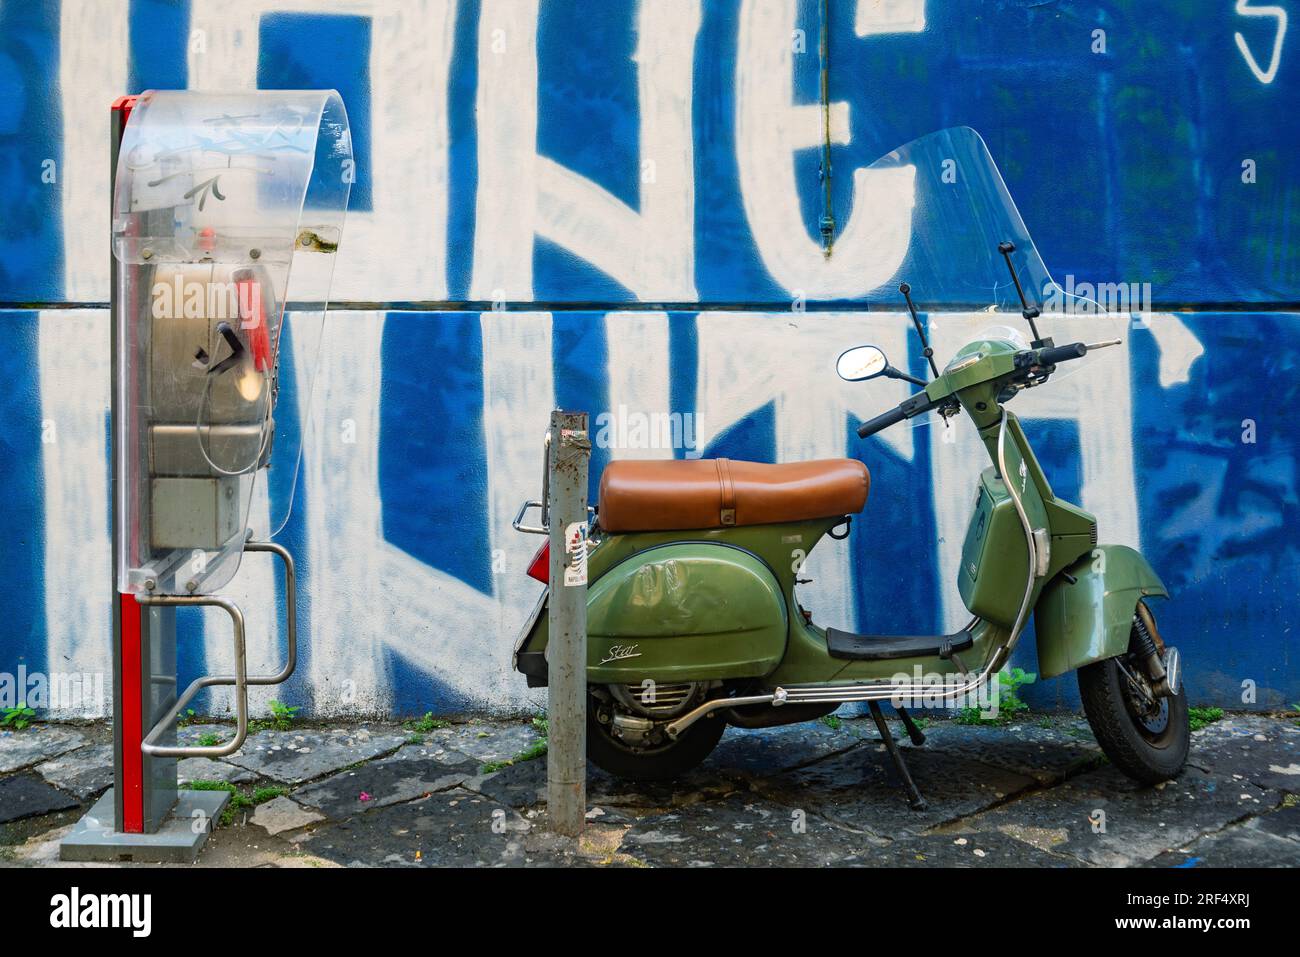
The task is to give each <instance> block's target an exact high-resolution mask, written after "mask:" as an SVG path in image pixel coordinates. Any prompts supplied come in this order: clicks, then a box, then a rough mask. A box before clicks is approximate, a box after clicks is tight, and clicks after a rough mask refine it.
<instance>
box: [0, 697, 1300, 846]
mask: <svg viewBox="0 0 1300 957" xmlns="http://www.w3.org/2000/svg"><path fill="white" fill-rule="evenodd" d="M435 724H436V725H437V726H436V727H430V726H429V723H425V724H424V725H423V726H422V725H419V724H412V723H407V724H405V725H402V724H397V723H368V724H364V725H357V724H349V725H325V724H313V725H304V726H303V727H296V726H295V727H294V728H292V729H291V730H287V731H276V730H261V731H258V732H256V733H255V734H252V735H250V737H249V739H248V742H247V744H246V745H245V746H244V748H243V749H242V750H241V751H240V752H239V753H238V754H236V755H233V756H232V757H230V758H229V759H227V760H224V761H213V760H207V759H197V758H195V759H188V760H185V761H183V762H181V763H180V768H179V770H180V776H181V778H182V780H183V781H186V782H191V783H196V784H198V786H200V787H204V788H214V787H224V788H230V789H234V791H235V792H236V794H237V795H238V799H237V803H238V804H239V807H237V808H236V809H235V810H234V811H233V812H231V813H229V814H228V815H227V820H226V821H225V822H223V824H222V825H221V826H220V827H218V828H217V829H216V831H215V832H214V833H213V835H212V837H211V839H210V840H209V841H208V844H207V846H206V847H205V849H204V850H203V852H202V854H201V856H200V857H199V861H198V866H264V865H272V866H280V867H299V866H310V867H333V866H340V865H342V866H390V865H392V866H407V867H419V866H438V865H471V866H503V865H506V866H553V865H565V866H588V865H589V866H634V867H636V866H709V865H712V866H728V865H757V866H770V865H795V866H824V865H836V866H867V867H870V866H882V865H884V866H902V867H928V866H959V867H997V866H1005V865H1017V866H1031V867H1135V866H1143V867H1147V866H1149V867H1231V866H1283V867H1295V866H1300V721H1297V720H1296V719H1295V717H1294V716H1291V717H1267V716H1260V715H1229V716H1227V717H1225V718H1223V719H1222V720H1220V721H1218V722H1216V723H1214V724H1211V725H1209V726H1208V727H1205V728H1203V729H1201V730H1199V731H1197V732H1195V733H1194V735H1193V743H1192V753H1191V757H1190V759H1189V762H1188V767H1187V769H1186V771H1184V773H1183V774H1182V775H1181V776H1180V777H1179V778H1178V779H1177V780H1175V781H1172V782H1169V783H1167V784H1165V785H1162V786H1159V787H1154V788H1143V787H1138V786H1136V785H1134V784H1133V783H1132V782H1130V781H1129V780H1127V779H1126V778H1124V777H1123V775H1121V774H1120V773H1119V772H1117V771H1116V770H1115V769H1114V768H1112V767H1111V766H1110V765H1109V764H1108V763H1107V762H1106V761H1105V759H1104V758H1103V757H1102V755H1101V753H1100V752H1099V750H1098V748H1097V745H1096V743H1095V741H1094V740H1093V738H1092V735H1091V733H1090V732H1089V731H1088V728H1087V725H1086V723H1085V722H1084V721H1083V720H1082V719H1079V718H1074V717H1069V716H1053V717H1042V718H1031V719H1027V720H1025V721H1023V722H1021V723H1018V724H1012V725H1009V726H1004V727H989V726H967V725H961V724H957V723H956V722H952V721H947V720H931V721H930V722H929V724H928V726H927V728H926V734H927V738H928V740H927V741H926V743H925V744H924V745H923V746H920V747H914V746H912V745H910V744H906V743H905V744H903V747H904V748H905V750H906V753H907V755H908V759H909V763H910V766H911V768H912V773H913V776H914V777H915V778H916V781H917V784H918V785H919V786H920V788H921V790H922V791H923V792H924V794H925V795H926V797H927V798H928V799H929V808H928V809H927V810H925V811H921V812H915V811H911V810H909V809H908V806H907V801H906V799H905V797H904V795H903V793H902V791H901V789H900V788H899V787H898V785H897V781H896V779H895V776H894V772H893V769H892V767H891V766H890V764H889V760H888V755H887V754H886V753H885V751H884V747H883V745H881V743H880V741H879V739H878V737H877V735H876V732H875V728H874V725H872V723H871V722H870V721H869V720H866V721H864V720H860V719H856V718H845V719H842V720H834V719H829V720H827V721H823V722H816V723H809V724H802V725H795V726H792V727H786V728H776V729H771V730H764V731H740V730H737V729H731V730H729V731H728V732H727V734H726V736H725V737H724V738H723V740H722V743H721V744H720V745H719V746H718V749H717V750H716V751H715V752H714V754H713V755H712V756H711V757H710V758H709V760H708V761H707V762H705V764H703V765H702V766H701V767H700V768H698V769H696V770H695V771H694V772H692V773H691V774H690V775H688V776H687V777H685V778H684V779H682V780H678V781H675V782H671V783H664V784H651V785H645V784H634V783H629V782H622V781H619V780H616V779H614V778H611V777H610V776H609V775H607V774H604V773H603V772H601V771H599V770H597V769H595V768H593V769H591V774H590V780H589V786H588V803H589V807H590V810H589V812H588V819H589V821H590V826H589V827H588V828H587V831H586V834H585V836H584V837H583V838H582V840H581V841H580V842H578V843H577V844H574V843H573V842H570V841H566V840H563V839H561V838H558V837H555V836H554V835H552V834H550V833H549V832H548V831H547V830H546V828H545V817H546V807H545V789H546V765H545V759H544V758H539V757H536V754H537V753H538V752H539V751H541V748H540V747H539V745H540V742H541V736H540V734H539V731H538V729H537V728H536V727H534V724H533V723H532V722H528V721H488V720H470V721H463V722H460V721H457V722H454V723H452V722H436V723H435ZM230 732H231V729H230V728H229V726H228V725H220V724H198V725H191V726H189V727H186V728H184V729H182V731H181V739H182V741H189V742H192V743H197V742H198V741H199V740H200V739H204V740H205V741H208V742H210V741H211V740H212V738H211V736H213V735H215V736H217V737H220V736H222V735H226V734H229V733H230ZM899 736H900V738H901V739H902V741H904V742H906V740H907V739H906V736H905V735H902V734H901V732H900V734H899ZM111 783H112V747H111V742H110V732H109V729H108V727H107V726H106V725H104V724H91V725H40V724H38V725H35V726H33V727H30V728H27V729H25V730H23V731H17V732H5V733H3V734H0V864H4V865H7V866H42V865H45V866H48V865H53V864H57V863H58V841H59V839H60V838H61V837H62V836H63V835H64V834H65V833H67V831H68V829H69V828H70V827H71V826H72V824H73V822H75V821H76V820H77V819H78V818H79V817H80V816H81V815H82V814H83V813H84V812H85V810H86V809H87V808H88V807H89V806H90V804H91V803H93V801H94V800H95V798H96V797H97V796H99V795H100V794H102V793H103V791H104V790H105V789H106V788H107V787H109V786H110V785H111ZM83 866H140V865H83Z"/></svg>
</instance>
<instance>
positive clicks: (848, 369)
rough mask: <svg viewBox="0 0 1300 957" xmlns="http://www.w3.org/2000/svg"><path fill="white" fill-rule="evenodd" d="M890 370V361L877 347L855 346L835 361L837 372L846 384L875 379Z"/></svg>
mask: <svg viewBox="0 0 1300 957" xmlns="http://www.w3.org/2000/svg"><path fill="white" fill-rule="evenodd" d="M888 368H889V360H888V359H887V358H885V354H884V353H883V352H881V351H880V350H879V349H877V348H876V347H875V346H855V347H854V348H852V349H849V350H848V351H847V352H844V353H842V354H841V355H840V357H839V359H837V360H836V361H835V372H836V373H837V374H838V375H839V377H840V378H841V379H843V380H844V381H845V382H862V381H864V380H866V379H874V378H875V377H876V376H878V375H881V374H882V373H884V371H885V370H886V369H888Z"/></svg>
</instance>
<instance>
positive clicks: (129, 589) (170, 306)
mask: <svg viewBox="0 0 1300 957" xmlns="http://www.w3.org/2000/svg"><path fill="white" fill-rule="evenodd" d="M113 125H114V137H113V149H112V163H113V200H112V220H111V231H110V241H111V247H112V249H111V254H112V261H111V267H112V291H111V296H112V298H111V307H112V308H111V313H112V316H111V325H112V331H111V336H112V346H111V352H112V362H113V385H112V393H113V394H112V446H113V451H112V486H113V488H112V502H113V590H114V595H113V602H114V614H113V621H114V757H115V775H114V788H113V790H112V791H111V792H109V794H107V795H105V797H104V798H103V799H101V801H100V802H99V804H97V805H96V806H95V807H94V808H92V809H91V811H90V812H89V813H88V814H87V816H86V817H85V818H83V820H82V821H81V823H80V824H79V825H78V826H77V828H75V829H74V831H73V832H72V833H71V834H70V835H69V837H68V838H66V839H65V840H64V842H63V844H62V848H61V851H62V856H63V858H64V859H65V860H90V859H97V860H105V859H107V860H114V859H119V858H121V857H128V856H129V857H132V858H133V859H136V860H143V859H152V860H185V859H191V860H192V859H193V856H194V855H196V854H197V851H198V847H199V846H200V845H201V843H202V841H203V839H204V838H205V837H206V834H207V827H208V826H210V821H211V819H212V817H213V816H214V815H215V814H217V813H219V811H220V804H221V803H222V802H224V800H225V799H226V798H227V797H228V796H227V795H225V794H224V792H187V791H178V789H177V786H176V781H177V772H176V760H177V759H179V758H185V757H220V756H223V755H228V754H231V753H233V752H234V751H236V750H237V749H238V748H239V747H240V746H241V745H242V743H243V741H244V739H245V736H246V734H247V726H248V686H249V685H257V684H276V683H279V682H282V681H284V680H286V679H287V678H288V677H289V675H290V674H292V672H293V669H294V663H295V658H296V646H297V614H296V595H295V588H294V578H295V576H294V566H293V560H292V556H291V555H290V553H289V551H288V550H287V549H286V548H285V547H284V546H283V545H281V544H280V543H278V542H276V541H275V540H274V539H275V535H276V533H277V532H279V531H280V530H281V529H282V528H283V526H284V522H285V520H286V519H287V515H288V509H289V508H290V506H291V503H292V500H293V486H294V483H295V482H296V476H297V472H298V465H299V459H300V456H301V441H300V438H299V436H300V434H301V429H300V428H299V424H298V423H299V422H301V421H303V420H304V419H305V416H306V410H307V407H308V404H309V403H310V397H311V393H312V386H313V381H312V380H313V378H314V373H315V355H316V353H317V350H318V349H319V344H320V341H321V337H322V335H323V331H324V317H325V311H326V308H327V304H328V300H329V288H330V282H331V279H332V276H333V269H334V262H335V259H336V252H337V250H338V247H339V242H340V239H341V237H342V231H343V220H344V214H345V211H346V209H347V202H348V196H349V193H350V189H351V184H352V182H353V179H354V178H355V166H354V162H353V156H352V146H351V137H350V133H349V127H348V121H347V114H346V111H345V109H344V106H343V103H342V101H341V99H340V98H339V96H338V94H337V93H336V92H333V91H247V92H238V93H213V92H199V91H170V90H156V91H150V92H147V93H143V94H141V95H140V96H138V97H128V98H124V99H122V100H119V101H118V103H116V104H115V105H114V108H113ZM290 341H291V342H292V344H293V348H292V349H291V350H287V349H286V348H285V346H286V344H287V343H289V342H290ZM290 355H292V356H293V357H295V358H296V361H293V360H291V359H290ZM290 386H291V387H292V391H293V395H294V399H295V401H294V402H293V403H292V405H291V407H290V410H289V412H288V413H287V414H285V413H281V411H280V409H279V403H280V398H281V396H282V394H283V392H284V390H285V389H286V388H287V387H290ZM272 466H274V471H272ZM272 475H274V476H275V479H276V480H275V482H272V481H271V480H270V476H272ZM248 552H255V553H256V552H266V553H270V554H272V555H274V556H276V557H277V558H278V559H279V560H280V561H281V563H282V564H283V567H284V575H285V587H284V589H283V595H284V598H285V601H286V604H287V609H286V614H285V621H286V644H287V660H286V663H285V664H284V666H283V667H282V668H281V669H280V670H279V671H278V672H277V673H276V674H271V675H249V674H248V673H247V664H246V654H245V647H244V614H243V611H242V610H241V609H240V608H239V607H238V606H237V605H236V604H235V603H234V602H233V601H231V600H230V599H229V598H228V597H226V596H223V595H222V594H220V592H221V589H223V588H224V587H225V586H226V585H227V584H229V583H230V582H231V580H232V579H233V578H234V576H235V575H236V573H237V572H238V570H239V568H240V563H241V560H242V559H243V556H244V555H245V553H248ZM186 606H211V607H216V608H221V609H223V610H224V611H225V612H226V613H227V615H228V616H229V619H230V623H231V628H232V636H233V644H234V669H233V673H232V674H224V675H207V676H204V677H201V678H199V679H197V680H195V681H194V682H192V683H191V684H190V685H189V687H188V688H186V689H185V690H184V691H183V692H180V693H178V688H177V685H176V656H177V648H176V643H175V614H176V610H177V609H178V608H181V607H186ZM263 612H264V613H265V612H266V610H263ZM270 613H271V614H274V610H273V609H272V610H270ZM213 686H230V687H232V688H233V689H234V699H235V712H236V732H235V735H234V737H233V738H232V739H231V740H229V741H227V742H224V743H222V744H218V745H213V746H183V745H180V744H178V743H177V740H176V733H175V732H176V719H177V717H178V715H180V714H181V713H182V711H183V710H184V709H185V707H186V706H187V705H188V704H189V703H190V702H191V701H192V700H193V698H194V697H195V696H196V695H197V694H198V693H199V692H201V691H202V690H203V689H204V688H208V687H213ZM196 820H198V821H200V822H201V824H202V826H199V827H196V826H195V823H194V822H195V821H196Z"/></svg>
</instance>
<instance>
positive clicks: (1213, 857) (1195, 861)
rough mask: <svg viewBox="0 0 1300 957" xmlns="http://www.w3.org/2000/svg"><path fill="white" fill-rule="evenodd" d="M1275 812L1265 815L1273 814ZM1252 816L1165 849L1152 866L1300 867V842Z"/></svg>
mask: <svg viewBox="0 0 1300 957" xmlns="http://www.w3.org/2000/svg"><path fill="white" fill-rule="evenodd" d="M1272 816H1274V815H1266V817H1272ZM1262 820H1264V819H1263V818H1253V819H1252V820H1250V821H1247V822H1246V823H1245V824H1242V825H1240V826H1238V827H1230V828H1227V829H1226V830H1223V831H1219V832H1217V833H1215V834H1207V835H1206V836H1205V837H1202V838H1200V839H1199V840H1196V841H1194V842H1192V844H1191V845H1189V846H1188V847H1185V848H1180V849H1178V850H1170V851H1165V852H1164V853H1163V854H1160V855H1158V856H1157V857H1155V858H1154V859H1152V860H1151V861H1150V862H1149V863H1148V866H1149V867H1300V841H1293V840H1290V839H1288V838H1286V837H1280V836H1278V835H1277V834H1272V833H1269V831H1267V830H1265V829H1264V828H1263V827H1261V826H1260V823H1261V821H1262Z"/></svg>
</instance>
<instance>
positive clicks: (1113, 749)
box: [1079, 633, 1191, 784]
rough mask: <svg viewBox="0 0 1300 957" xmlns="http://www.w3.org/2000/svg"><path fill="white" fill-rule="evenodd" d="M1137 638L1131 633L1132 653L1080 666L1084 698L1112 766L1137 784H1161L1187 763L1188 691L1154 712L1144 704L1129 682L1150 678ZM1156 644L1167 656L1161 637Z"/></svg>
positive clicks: (1162, 702)
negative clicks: (1139, 657)
mask: <svg viewBox="0 0 1300 957" xmlns="http://www.w3.org/2000/svg"><path fill="white" fill-rule="evenodd" d="M1136 640H1137V638H1136V635H1134V634H1132V633H1130V636H1129V650H1128V653H1127V654H1124V655H1121V656H1119V657H1118V658H1107V659H1106V660H1105V661H1098V662H1096V663H1094V664H1091V665H1086V666H1085V667H1083V668H1080V669H1079V696H1080V698H1082V699H1083V710H1084V713H1085V714H1086V715H1087V716H1088V724H1089V725H1091V726H1092V733H1093V734H1094V735H1096V737H1097V743H1098V744H1100V745H1101V749H1102V751H1104V752H1105V754H1106V757H1108V758H1110V760H1111V763H1112V764H1114V765H1115V766H1116V767H1117V768H1119V769H1120V770H1121V771H1123V772H1124V773H1125V774H1127V775H1128V776H1129V777H1130V778H1132V779H1133V780H1135V781H1138V782H1140V783H1142V784H1159V783H1160V782H1161V781H1168V780H1169V779H1170V778H1173V777H1176V776H1177V775H1178V773H1179V772H1180V771H1182V769H1183V765H1184V764H1186V762H1187V750H1188V747H1189V745H1190V743H1191V722H1190V717H1189V715H1188V710H1187V687H1186V685H1183V686H1182V687H1180V688H1179V691H1178V694H1176V695H1173V696H1170V697H1162V698H1158V699H1156V700H1157V701H1158V702H1159V703H1158V704H1157V705H1156V706H1155V707H1154V708H1153V707H1151V706H1150V705H1149V704H1148V703H1146V702H1144V701H1143V699H1142V697H1141V695H1139V694H1138V693H1137V692H1136V691H1135V689H1134V686H1133V682H1132V681H1131V680H1130V678H1129V675H1130V674H1131V675H1135V676H1137V677H1138V680H1140V681H1144V680H1145V678H1144V676H1142V673H1141V666H1140V662H1138V661H1137V659H1136V657H1135V655H1134V650H1135V647H1136V646H1135V642H1136ZM1157 644H1158V648H1159V650H1160V651H1161V652H1162V653H1163V651H1164V647H1163V642H1160V641H1159V638H1158V636H1157ZM1126 671H1127V672H1128V674H1126V673H1125V672H1126Z"/></svg>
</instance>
